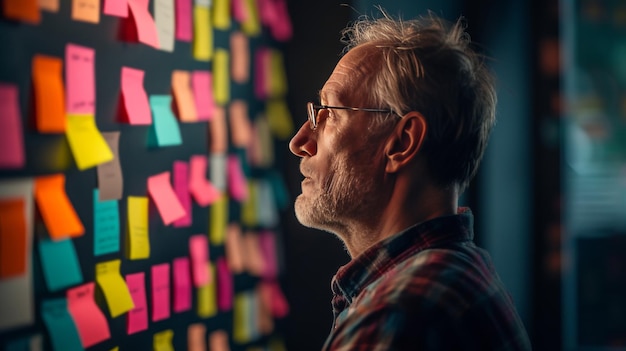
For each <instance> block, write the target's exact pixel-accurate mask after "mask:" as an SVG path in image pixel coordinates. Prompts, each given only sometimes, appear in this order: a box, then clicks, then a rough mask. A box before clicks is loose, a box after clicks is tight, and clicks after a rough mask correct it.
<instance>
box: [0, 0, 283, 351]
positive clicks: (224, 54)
mask: <svg viewBox="0 0 626 351" xmlns="http://www.w3.org/2000/svg"><path fill="white" fill-rule="evenodd" d="M0 3H1V4H2V8H1V9H0V11H1V12H0V43H2V45H3V48H2V50H1V51H0V347H1V348H2V350H11V351H13V350H56V351H59V350H64V351H68V350H84V349H88V350H107V351H108V350H121V351H123V350H284V349H285V347H284V343H283V336H282V328H281V323H282V321H284V319H285V317H286V316H287V315H288V313H289V303H288V301H287V300H286V299H285V295H284V294H283V291H282V288H281V272H282V271H283V270H284V263H283V260H282V252H281V248H282V246H281V244H282V239H281V238H282V235H283V233H281V229H280V228H281V226H280V222H281V215H282V213H283V210H284V209H285V208H286V206H287V204H288V202H289V201H290V199H289V194H288V193H287V191H286V187H285V185H284V181H283V179H282V167H283V164H282V163H281V160H280V159H277V158H276V157H274V155H275V144H277V143H281V142H284V141H285V140H287V139H288V138H289V137H290V136H291V135H292V134H293V123H292V120H291V115H290V112H289V110H288V108H287V105H286V102H285V98H286V95H287V84H286V81H287V80H286V77H285V73H284V62H283V56H282V51H281V47H282V46H283V45H284V43H286V42H288V41H289V39H290V38H291V35H292V33H291V23H290V19H289V15H288V9H287V5H286V0H212V1H210V0H204V1H202V0H196V1H193V0H1V1H0Z"/></svg>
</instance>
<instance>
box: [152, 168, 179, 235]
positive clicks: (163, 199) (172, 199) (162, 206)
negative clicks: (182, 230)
mask: <svg viewBox="0 0 626 351" xmlns="http://www.w3.org/2000/svg"><path fill="white" fill-rule="evenodd" d="M148 193H149V194H150V197H151V198H152V200H153V201H154V204H155V205H156V207H157V209H158V210H159V214H160V215H161V219H163V223H165V225H170V224H171V223H172V222H174V221H175V220H177V219H180V218H182V217H183V216H185V209H184V208H183V205H181V204H180V201H178V197H177V196H176V193H175V192H174V189H172V184H171V183H170V172H162V173H159V174H156V175H153V176H150V177H148Z"/></svg>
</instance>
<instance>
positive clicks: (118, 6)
mask: <svg viewBox="0 0 626 351" xmlns="http://www.w3.org/2000/svg"><path fill="white" fill-rule="evenodd" d="M102 11H103V12H104V13H105V14H106V15H110V16H116V17H122V18H126V17H128V0H104V8H103V10H102Z"/></svg>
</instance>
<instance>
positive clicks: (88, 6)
mask: <svg viewBox="0 0 626 351" xmlns="http://www.w3.org/2000/svg"><path fill="white" fill-rule="evenodd" d="M72 19H73V20H76V21H83V22H91V23H99V22H100V0H72Z"/></svg>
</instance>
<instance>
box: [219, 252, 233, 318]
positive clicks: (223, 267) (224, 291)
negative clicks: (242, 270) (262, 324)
mask: <svg viewBox="0 0 626 351" xmlns="http://www.w3.org/2000/svg"><path fill="white" fill-rule="evenodd" d="M215 265H216V270H217V306H218V308H219V309H220V311H228V310H230V309H231V308H232V307H233V276H232V274H231V273H230V270H229V269H228V262H227V261H226V258H224V256H222V257H220V258H218V259H217V263H216V264H215Z"/></svg>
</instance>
